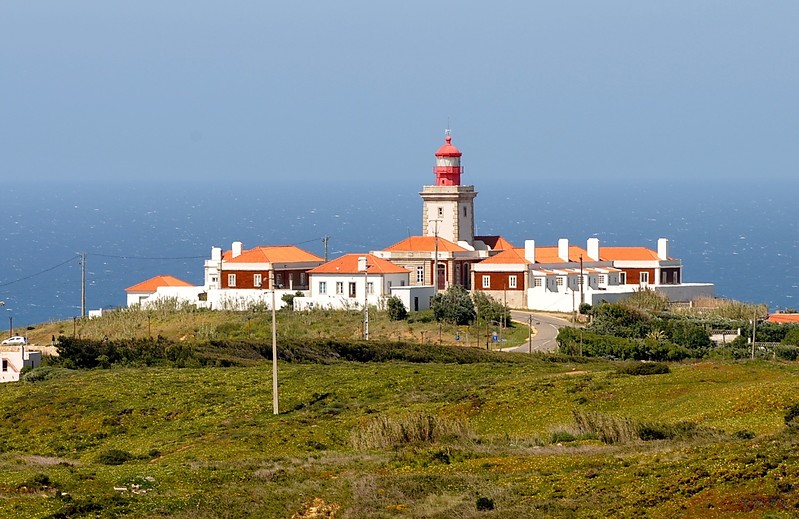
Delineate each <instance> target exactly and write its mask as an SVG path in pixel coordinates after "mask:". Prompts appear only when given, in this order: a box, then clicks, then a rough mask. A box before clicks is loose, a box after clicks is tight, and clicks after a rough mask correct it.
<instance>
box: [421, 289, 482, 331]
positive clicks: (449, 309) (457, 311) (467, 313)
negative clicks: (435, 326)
mask: <svg viewBox="0 0 799 519" xmlns="http://www.w3.org/2000/svg"><path fill="white" fill-rule="evenodd" d="M430 307H431V308H432V309H433V314H434V315H435V316H436V320H437V321H446V322H448V323H453V324H458V325H466V324H469V323H471V322H472V321H473V320H474V302H473V301H472V298H471V296H470V295H469V292H467V291H466V289H465V288H463V287H462V286H460V285H452V286H451V287H449V288H448V289H447V291H446V292H439V293H437V294H436V295H435V296H433V299H432V301H431V302H430Z"/></svg>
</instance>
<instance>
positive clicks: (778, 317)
mask: <svg viewBox="0 0 799 519" xmlns="http://www.w3.org/2000/svg"><path fill="white" fill-rule="evenodd" d="M768 322H770V323H797V324H799V314H771V315H769V316H768Z"/></svg>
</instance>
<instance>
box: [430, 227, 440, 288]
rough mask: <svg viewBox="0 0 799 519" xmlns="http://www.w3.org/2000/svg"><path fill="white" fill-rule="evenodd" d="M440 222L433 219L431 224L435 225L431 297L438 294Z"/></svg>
mask: <svg viewBox="0 0 799 519" xmlns="http://www.w3.org/2000/svg"><path fill="white" fill-rule="evenodd" d="M440 221H441V220H439V219H435V220H432V222H433V223H434V224H435V231H434V236H435V258H434V259H433V295H434V296H435V295H436V294H438V222H440Z"/></svg>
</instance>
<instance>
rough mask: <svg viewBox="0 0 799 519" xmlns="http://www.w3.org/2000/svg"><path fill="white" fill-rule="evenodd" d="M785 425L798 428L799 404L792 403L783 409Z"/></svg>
mask: <svg viewBox="0 0 799 519" xmlns="http://www.w3.org/2000/svg"><path fill="white" fill-rule="evenodd" d="M785 425H787V426H788V427H796V428H799V404H793V405H792V406H790V407H789V408H788V409H786V410H785Z"/></svg>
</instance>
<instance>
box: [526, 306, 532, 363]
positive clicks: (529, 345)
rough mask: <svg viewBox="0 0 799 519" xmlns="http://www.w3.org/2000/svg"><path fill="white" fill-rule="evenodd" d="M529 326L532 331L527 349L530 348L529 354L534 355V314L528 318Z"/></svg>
mask: <svg viewBox="0 0 799 519" xmlns="http://www.w3.org/2000/svg"><path fill="white" fill-rule="evenodd" d="M527 325H528V326H529V327H530V331H529V333H528V335H527V348H528V353H530V355H532V354H533V315H532V314H530V315H528V316H527Z"/></svg>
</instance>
